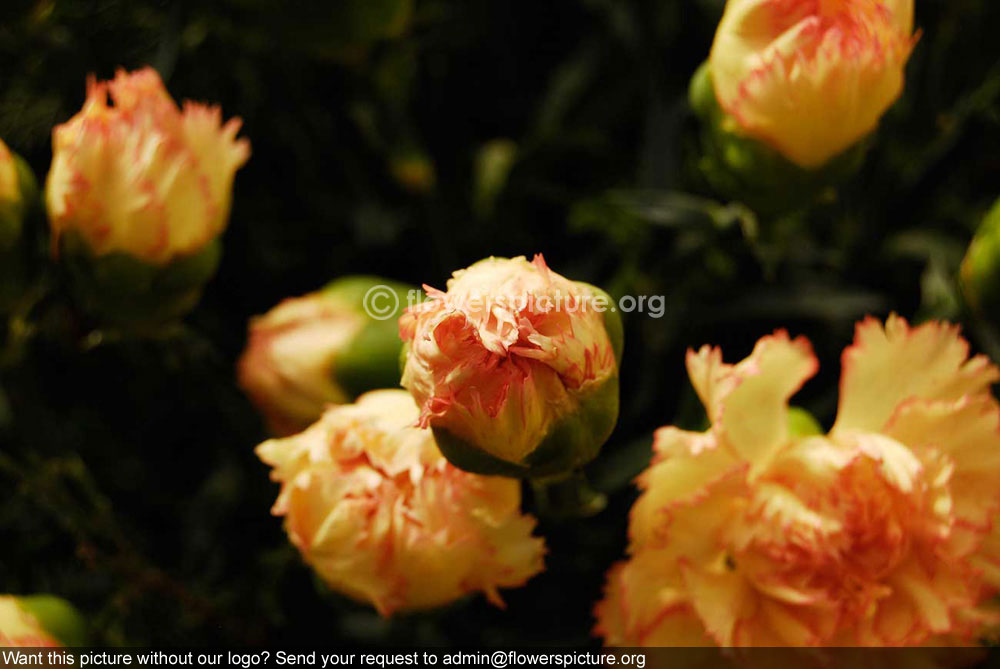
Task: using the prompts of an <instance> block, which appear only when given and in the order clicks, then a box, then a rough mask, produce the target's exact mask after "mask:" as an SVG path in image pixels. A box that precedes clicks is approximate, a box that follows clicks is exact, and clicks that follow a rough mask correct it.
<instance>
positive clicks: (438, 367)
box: [400, 256, 623, 480]
mask: <svg viewBox="0 0 1000 669" xmlns="http://www.w3.org/2000/svg"><path fill="white" fill-rule="evenodd" d="M622 332H623V329H622V323H621V318H620V314H619V313H618V311H617V308H616V306H615V303H614V302H613V301H612V300H611V299H610V298H609V297H608V295H607V294H606V293H604V292H603V291H601V290H600V289H598V288H595V287H594V286H591V285H589V284H585V283H580V282H574V281H570V280H568V279H566V278H564V277H562V276H560V275H558V274H556V273H555V272H553V271H552V270H550V269H549V268H548V267H547V266H546V265H545V263H544V261H543V260H542V259H541V256H536V258H535V260H534V262H528V261H527V260H526V259H525V258H524V257H520V258H513V259H506V258H488V259H486V260H483V261H480V262H478V263H476V264H474V265H472V266H470V267H469V268H467V269H464V270H460V271H458V272H455V274H454V275H453V278H452V279H451V280H450V281H449V282H448V290H447V292H435V293H433V294H432V295H431V297H430V299H429V300H427V301H426V302H423V303H421V304H420V305H418V306H416V307H414V308H413V309H410V310H409V311H408V312H407V313H406V314H405V315H404V316H403V317H402V318H401V319H400V333H401V334H402V336H403V339H404V340H405V341H406V342H407V343H408V345H409V346H408V350H407V354H406V360H405V365H404V370H403V379H402V383H403V386H404V387H406V388H407V389H408V390H409V391H410V393H411V394H412V395H413V397H414V399H415V400H416V402H417V404H418V406H420V407H421V418H420V421H421V424H422V425H424V426H427V427H430V428H431V429H432V430H433V431H434V437H435V439H436V440H437V443H438V446H439V447H440V449H441V452H442V453H444V455H445V457H447V458H448V460H449V461H450V462H451V463H452V464H454V465H455V466H456V467H459V468H461V469H464V470H466V471H471V472H475V473H479V474H491V475H500V476H510V477H517V478H533V479H534V478H549V479H552V480H559V479H562V478H564V477H566V476H568V475H570V474H571V473H572V472H574V471H575V470H577V469H578V468H579V467H581V466H582V465H584V464H586V463H587V462H589V461H590V460H592V459H593V458H594V457H595V456H596V455H597V454H598V452H599V451H600V449H601V446H602V445H603V444H604V442H605V441H606V440H607V439H608V437H609V436H610V435H611V432H612V430H613V429H614V426H615V423H616V421H617V419H618V365H619V362H620V359H621V351H622Z"/></svg>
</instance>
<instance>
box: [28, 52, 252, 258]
mask: <svg viewBox="0 0 1000 669" xmlns="http://www.w3.org/2000/svg"><path fill="white" fill-rule="evenodd" d="M109 95H110V98H111V100H112V101H113V105H109V104H108V97H109ZM240 123H241V122H240V120H239V119H231V120H229V121H228V122H226V123H225V124H223V123H222V113H221V111H220V110H219V108H218V107H210V106H205V105H202V104H198V103H195V102H185V103H184V109H183V111H181V109H179V108H178V107H177V105H176V104H175V103H174V101H173V99H171V97H170V94H169V93H167V91H166V89H165V88H164V87H163V82H162V81H161V80H160V77H159V75H158V74H157V73H156V72H155V71H154V70H153V69H152V68H148V67H147V68H144V69H142V70H138V71H136V72H132V73H127V72H125V71H124V70H119V71H118V73H117V74H116V75H115V78H114V79H113V80H112V81H108V82H97V81H96V80H93V79H91V80H90V81H89V82H88V85H87V101H86V102H85V103H84V106H83V109H82V110H81V111H80V112H79V113H78V114H77V115H76V116H74V117H73V118H71V119H70V120H69V121H68V122H66V123H64V124H62V125H60V126H57V127H56V128H55V130H54V131H53V133H52V146H53V157H52V168H51V170H50V172H49V176H48V182H47V185H46V205H47V208H48V212H49V220H50V223H51V226H52V234H53V243H54V245H55V248H58V245H59V242H60V239H61V238H62V237H63V236H64V235H66V234H67V233H70V232H72V233H75V234H76V235H79V236H80V237H81V238H82V240H83V241H84V242H85V243H86V244H87V246H88V247H89V249H90V251H91V252H92V253H93V254H94V255H96V256H101V255H105V254H108V253H112V252H115V251H119V252H124V253H128V254H130V255H132V256H134V257H137V258H139V259H141V260H143V261H146V262H149V263H154V264H164V263H167V262H169V261H171V260H173V259H174V258H175V257H177V256H185V255H192V254H194V253H196V252H198V251H199V250H201V249H202V248H203V247H204V246H205V245H206V244H208V243H209V242H211V241H212V240H214V239H215V238H216V237H218V236H219V234H220V233H221V232H222V230H223V229H224V228H225V226H226V222H227V219H228V217H229V207H230V201H231V199H232V188H233V178H234V176H235V174H236V170H237V169H239V167H240V166H242V165H243V164H244V163H245V162H246V161H247V159H248V158H249V156H250V143H249V142H248V141H247V140H245V139H236V134H237V133H238V132H239V129H240Z"/></svg>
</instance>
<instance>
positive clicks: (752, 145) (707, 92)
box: [688, 62, 868, 216]
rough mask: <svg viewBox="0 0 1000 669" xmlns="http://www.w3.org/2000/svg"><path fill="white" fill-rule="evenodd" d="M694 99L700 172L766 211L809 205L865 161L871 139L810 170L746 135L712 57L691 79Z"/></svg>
mask: <svg viewBox="0 0 1000 669" xmlns="http://www.w3.org/2000/svg"><path fill="white" fill-rule="evenodd" d="M688 99H689V102H690V104H691V107H692V109H693V110H694V112H695V115H696V116H697V117H698V118H699V120H700V121H701V125H702V133H701V147H700V148H701V152H700V155H699V157H698V163H697V169H698V172H699V173H700V174H701V175H702V176H703V177H704V178H705V180H706V181H707V182H708V185H709V186H711V187H712V189H713V190H715V191H716V192H718V193H719V194H720V195H723V196H724V197H727V198H729V199H732V200H739V201H741V202H743V203H745V204H747V205H748V206H750V207H751V208H752V209H753V210H754V211H756V212H757V213H758V214H760V215H762V216H777V215H780V214H783V213H787V212H791V211H795V210H797V209H800V208H802V207H805V206H808V205H809V204H810V203H811V202H813V201H814V200H815V199H817V198H818V197H819V196H820V195H821V194H823V193H824V191H826V190H827V189H829V188H831V187H835V186H837V185H839V184H841V183H843V182H844V181H846V180H847V179H849V178H850V177H851V176H853V175H854V174H855V173H856V172H857V171H858V169H859V168H860V167H861V164H862V162H863V161H864V157H865V153H866V151H867V147H868V143H867V141H865V140H862V141H860V142H858V143H856V144H855V145H854V146H852V147H850V148H848V149H847V150H845V151H844V152H843V153H841V154H840V155H838V156H836V157H834V158H832V159H831V160H830V161H829V162H827V163H826V164H825V165H823V166H821V167H819V168H816V169H806V168H803V167H800V166H798V165H796V164H794V163H792V162H791V161H789V160H788V159H787V158H785V157H784V156H783V155H781V153H779V152H778V151H777V150H775V149H773V148H772V147H770V146H768V145H767V144H766V143H764V142H761V141H759V140H756V139H753V138H751V137H748V136H746V135H743V134H741V133H740V132H739V126H738V124H737V122H736V120H735V119H734V118H733V117H731V116H730V115H729V114H727V113H726V112H725V111H724V110H723V109H722V108H721V107H720V106H719V103H718V99H717V98H716V96H715V87H714V85H713V83H712V71H711V67H710V66H709V64H708V62H705V63H703V64H702V65H701V67H699V68H698V70H697V71H696V72H695V74H694V76H693V77H692V78H691V84H690V86H689V88H688Z"/></svg>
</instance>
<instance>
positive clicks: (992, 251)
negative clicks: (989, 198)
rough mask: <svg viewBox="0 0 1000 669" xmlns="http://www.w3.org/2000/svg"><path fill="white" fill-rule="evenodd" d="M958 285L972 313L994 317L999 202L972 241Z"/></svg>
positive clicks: (998, 299) (998, 287)
mask: <svg viewBox="0 0 1000 669" xmlns="http://www.w3.org/2000/svg"><path fill="white" fill-rule="evenodd" d="M959 284H960V285H961V288H962V295H963V296H964V297H965V301H966V302H967V303H968V305H969V306H970V307H971V308H972V309H973V310H974V311H977V312H979V313H982V314H995V313H996V312H997V309H998V308H1000V200H997V201H996V202H995V203H994V205H993V207H992V208H991V209H990V211H989V212H988V213H987V214H986V217H985V218H984V219H983V222H982V224H981V225H980V226H979V230H978V231H977V232H976V234H975V236H974V237H973V238H972V243H971V244H970V245H969V250H968V251H967V252H966V254H965V259H964V260H963V261H962V267H961V270H960V272H959Z"/></svg>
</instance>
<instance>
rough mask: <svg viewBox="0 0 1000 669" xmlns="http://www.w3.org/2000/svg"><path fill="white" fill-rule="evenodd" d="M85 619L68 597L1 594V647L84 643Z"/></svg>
mask: <svg viewBox="0 0 1000 669" xmlns="http://www.w3.org/2000/svg"><path fill="white" fill-rule="evenodd" d="M85 643H86V632H85V624H84V621H83V618H82V617H81V616H80V614H79V612H77V610H76V609H74V608H73V607H72V606H71V605H70V604H69V603H68V602H66V601H65V600H62V599H59V598H58V597H53V596H51V595H31V596H27V597H15V596H13V595H0V646H8V647H22V648H24V647H27V648H31V647H36V648H37V647H50V646H82V645H84V644H85Z"/></svg>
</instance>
